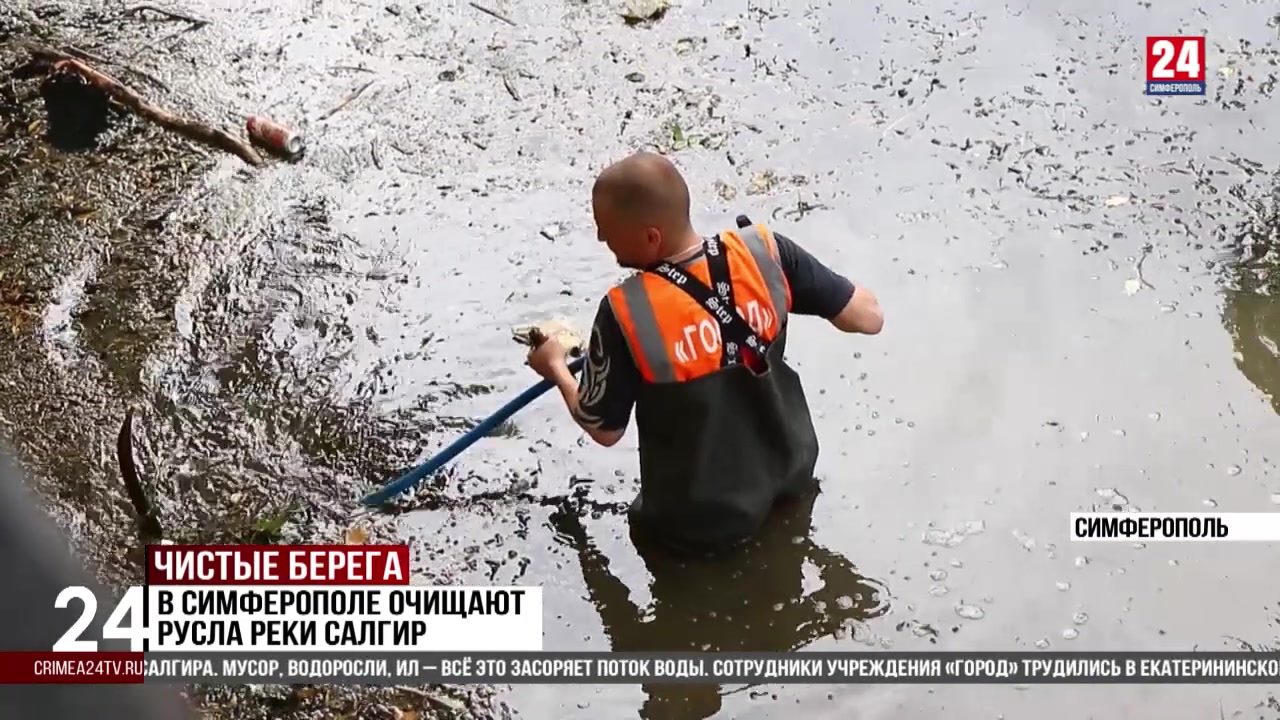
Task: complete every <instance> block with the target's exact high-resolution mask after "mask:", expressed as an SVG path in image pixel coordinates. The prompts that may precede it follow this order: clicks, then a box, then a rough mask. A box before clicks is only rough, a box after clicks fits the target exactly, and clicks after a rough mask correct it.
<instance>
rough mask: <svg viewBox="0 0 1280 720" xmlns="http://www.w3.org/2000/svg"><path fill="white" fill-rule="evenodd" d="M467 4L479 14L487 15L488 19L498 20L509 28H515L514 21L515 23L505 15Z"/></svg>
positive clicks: (477, 5)
mask: <svg viewBox="0 0 1280 720" xmlns="http://www.w3.org/2000/svg"><path fill="white" fill-rule="evenodd" d="M467 4H468V5H470V6H471V7H473V8H475V9H477V10H479V11H480V12H482V13H484V14H485V15H488V16H489V17H491V18H496V19H498V20H501V21H502V22H504V23H506V24H508V25H510V26H512V27H515V26H516V21H515V20H512V19H511V18H509V17H507V16H506V15H503V14H502V13H499V12H498V11H497V10H490V9H489V8H487V7H485V6H483V5H481V4H480V3H474V2H469V3H467Z"/></svg>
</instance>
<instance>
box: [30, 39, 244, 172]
mask: <svg viewBox="0 0 1280 720" xmlns="http://www.w3.org/2000/svg"><path fill="white" fill-rule="evenodd" d="M24 47H25V48H26V49H27V51H28V52H29V53H30V54H31V62H30V63H28V64H27V65H26V66H24V67H23V68H20V70H21V75H22V76H23V77H31V76H33V74H37V73H38V72H39V71H40V70H43V71H45V72H46V73H47V75H48V78H49V79H50V81H52V78H55V77H58V76H65V75H67V74H73V75H76V76H78V77H79V79H80V80H82V81H83V85H84V86H85V94H86V97H96V96H97V95H98V94H99V93H100V94H102V95H105V96H106V97H107V98H109V99H110V100H112V101H114V102H115V103H117V104H118V105H120V106H122V107H124V108H125V109H127V110H129V111H131V112H133V113H134V114H136V115H139V116H141V117H143V118H146V119H147V120H150V121H151V122H153V123H155V124H156V125H159V126H161V127H163V128H165V129H166V130H170V131H172V132H175V133H177V134H179V135H182V136H183V137H186V138H187V139H189V140H193V141H195V142H198V143H202V144H204V145H208V146H210V147H214V148H218V149H220V150H223V151H226V152H228V153H231V154H232V155H235V156H237V157H239V158H240V159H241V160H244V161H245V162H246V163H248V164H250V165H253V166H255V167H260V166H262V165H263V164H264V162H263V160H262V156H260V155H259V154H258V153H257V152H256V151H255V150H254V149H253V148H252V147H250V146H249V144H248V143H246V142H244V141H243V140H240V139H239V138H236V137H234V136H232V135H231V134H229V133H227V132H226V131H225V130H220V129H218V128H214V127H211V126H209V125H206V124H204V123H202V122H198V121H196V120H189V119H186V118H182V117H179V116H177V115H175V114H173V113H172V112H169V111H168V110H165V109H163V108H160V107H158V106H156V105H153V104H152V103H150V102H148V101H147V100H145V99H144V98H143V97H142V96H141V95H139V94H138V93H137V92H135V91H134V90H133V89H132V88H130V87H128V86H126V85H125V84H123V83H121V82H120V81H119V80H116V79H115V78H113V77H111V76H110V75H107V74H106V73H103V72H102V71H100V70H97V69H95V68H94V67H92V66H90V65H87V64H85V63H84V62H83V61H81V60H79V59H78V58H75V57H73V56H71V55H69V54H67V53H65V52H62V51H60V50H55V49H53V48H50V47H44V46H41V45H36V44H34V43H24ZM61 82H65V83H67V85H68V86H69V85H70V83H71V82H73V81H72V80H70V79H64V80H63V81H61ZM75 82H78V81H75ZM90 88H91V89H90ZM54 109H60V110H65V109H67V108H66V107H65V106H64V105H55V106H53V107H50V110H54ZM66 119H67V118H65V117H53V116H51V117H50V126H51V128H52V126H53V125H55V124H56V123H57V122H59V121H62V120H66ZM92 125H93V123H92V122H91V123H90V127H92Z"/></svg>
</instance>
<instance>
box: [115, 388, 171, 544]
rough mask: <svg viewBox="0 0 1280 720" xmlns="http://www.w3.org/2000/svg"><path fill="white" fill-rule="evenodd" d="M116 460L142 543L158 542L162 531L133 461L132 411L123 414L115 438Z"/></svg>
mask: <svg viewBox="0 0 1280 720" xmlns="http://www.w3.org/2000/svg"><path fill="white" fill-rule="evenodd" d="M116 459H117V461H118V462H119V463H120V476H121V477H122V478H123V479H124V487H125V491H126V492H128V493H129V502H130V503H131V504H132V505H133V510H134V512H135V513H136V514H137V522H138V531H139V532H140V533H141V535H142V541H143V542H144V543H146V542H159V541H160V540H162V539H164V530H163V529H162V528H161V527H160V521H159V519H157V517H156V514H155V511H154V509H152V507H151V501H150V500H148V499H147V492H146V490H145V489H144V488H143V487H142V479H141V478H139V477H138V466H137V464H136V463H135V462H134V459H133V410H132V409H130V410H128V411H126V412H125V414H124V423H123V424H122V425H121V426H120V433H119V435H117V436H116Z"/></svg>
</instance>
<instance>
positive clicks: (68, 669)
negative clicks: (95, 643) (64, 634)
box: [0, 652, 145, 685]
mask: <svg viewBox="0 0 1280 720" xmlns="http://www.w3.org/2000/svg"><path fill="white" fill-rule="evenodd" d="M144 664H145V663H144V661H143V654H142V653H140V652H84V653H76V652H0V684H4V685H29V684H48V683H62V684H74V685H119V684H124V683H140V682H142V677H143V665H144Z"/></svg>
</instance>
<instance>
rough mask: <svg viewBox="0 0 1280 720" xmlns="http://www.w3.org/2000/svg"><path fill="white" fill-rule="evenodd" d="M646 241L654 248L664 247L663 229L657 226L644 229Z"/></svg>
mask: <svg viewBox="0 0 1280 720" xmlns="http://www.w3.org/2000/svg"><path fill="white" fill-rule="evenodd" d="M644 239H645V243H646V244H647V245H648V246H649V247H650V248H651V249H653V250H657V249H658V248H660V247H662V231H661V230H659V229H658V228H656V227H649V228H645V229H644Z"/></svg>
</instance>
